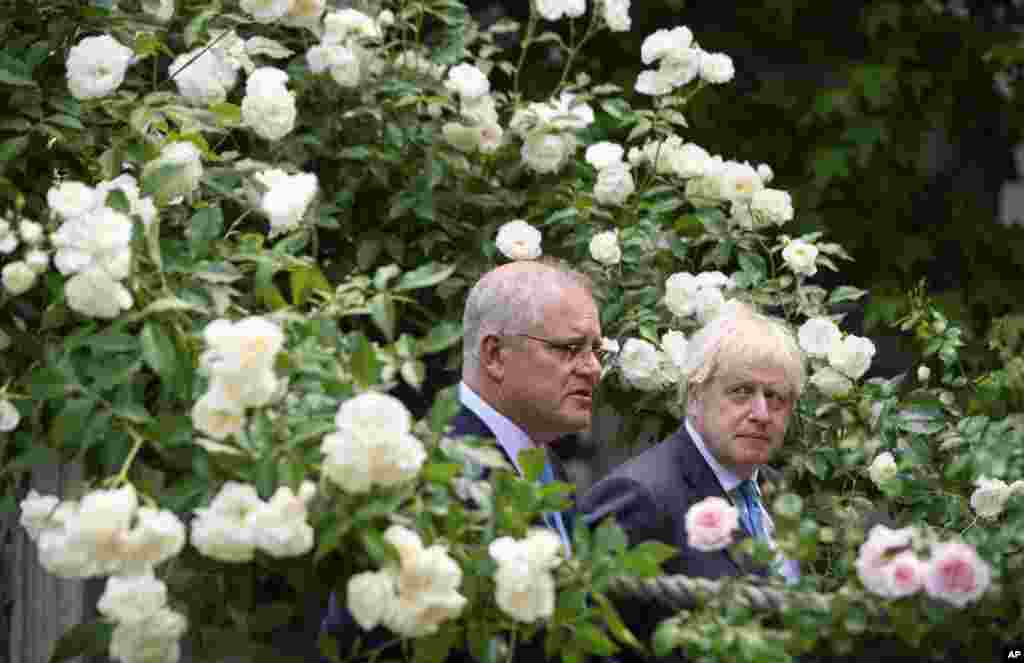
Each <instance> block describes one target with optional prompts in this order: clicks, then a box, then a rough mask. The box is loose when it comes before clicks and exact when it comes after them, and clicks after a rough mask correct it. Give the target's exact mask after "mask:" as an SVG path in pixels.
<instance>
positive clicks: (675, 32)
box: [640, 25, 693, 65]
mask: <svg viewBox="0 0 1024 663" xmlns="http://www.w3.org/2000/svg"><path fill="white" fill-rule="evenodd" d="M691 43H693V33H692V32H691V31H690V29H689V28H687V27H686V26H685V25H681V26H679V27H676V28H673V29H671V30H664V29H663V30H657V31H655V32H653V33H652V34H650V35H648V36H647V38H646V39H644V42H643V44H642V45H641V46H640V59H641V60H643V63H644V64H648V65H649V64H651V63H652V62H655V61H657V60H660V59H661V58H663V57H664V56H665V55H667V54H669V53H671V52H673V51H674V50H676V49H682V48H689V47H690V44H691Z"/></svg>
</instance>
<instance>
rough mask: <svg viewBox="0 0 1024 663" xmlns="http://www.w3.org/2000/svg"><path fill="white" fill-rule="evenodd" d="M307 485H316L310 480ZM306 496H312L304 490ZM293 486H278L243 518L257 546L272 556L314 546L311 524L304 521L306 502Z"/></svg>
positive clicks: (305, 550) (301, 552)
mask: <svg viewBox="0 0 1024 663" xmlns="http://www.w3.org/2000/svg"><path fill="white" fill-rule="evenodd" d="M305 483H306V484H309V487H313V489H314V491H315V487H314V486H313V484H312V483H310V482H305ZM306 497H307V498H308V497H311V495H310V494H309V491H308V490H307V494H306ZM307 502H308V499H303V498H302V497H300V496H299V495H295V494H294V493H293V492H292V489H291V488H289V487H287V486H281V487H279V488H278V489H277V491H276V492H275V493H274V495H273V496H272V497H271V498H270V501H269V502H265V503H263V504H260V505H258V506H257V507H256V508H255V509H253V510H252V511H250V512H249V513H248V514H247V515H246V518H245V526H246V527H248V528H249V529H250V530H251V531H252V532H253V542H254V543H255V544H256V547H257V548H259V549H260V550H262V551H263V552H265V553H267V554H268V555H270V556H271V557H276V558H278V559H281V558H284V557H299V556H302V555H305V554H306V553H308V552H309V551H310V550H312V549H313V535H314V532H313V528H312V526H311V525H310V524H309V523H308V522H307V511H306V503H307Z"/></svg>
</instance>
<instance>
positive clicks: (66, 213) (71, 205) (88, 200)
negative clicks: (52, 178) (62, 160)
mask: <svg viewBox="0 0 1024 663" xmlns="http://www.w3.org/2000/svg"><path fill="white" fill-rule="evenodd" d="M46 203H47V204H48V205H49V206H50V211H51V212H52V213H53V214H55V215H56V216H57V217H58V218H60V219H65V220H67V219H74V218H77V217H80V216H83V215H85V214H86V213H87V212H90V211H92V210H93V208H95V207H96V206H97V205H99V204H101V203H102V201H101V200H100V199H99V197H98V196H97V194H96V190H95V189H93V188H92V187H90V186H86V185H85V184H82V183H81V182H61V183H60V184H59V185H57V186H54V187H51V188H50V190H49V191H47V192H46Z"/></svg>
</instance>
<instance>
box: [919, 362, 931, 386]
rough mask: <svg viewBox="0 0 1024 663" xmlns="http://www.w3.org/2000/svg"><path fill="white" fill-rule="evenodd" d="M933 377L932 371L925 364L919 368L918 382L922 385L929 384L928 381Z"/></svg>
mask: <svg viewBox="0 0 1024 663" xmlns="http://www.w3.org/2000/svg"><path fill="white" fill-rule="evenodd" d="M931 376H932V369H930V368H928V367H927V366H925V365H924V364H921V365H920V366H918V367H917V381H918V382H920V383H921V384H924V383H926V382H928V379H929V378H931Z"/></svg>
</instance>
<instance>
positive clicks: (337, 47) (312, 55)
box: [306, 8, 394, 88]
mask: <svg viewBox="0 0 1024 663" xmlns="http://www.w3.org/2000/svg"><path fill="white" fill-rule="evenodd" d="M393 21H394V16H393V15H392V14H391V12H388V11H384V12H381V13H380V15H379V16H378V17H377V19H376V20H374V19H373V18H371V17H370V16H367V15H366V14H364V13H362V12H360V11H358V10H356V9H351V8H346V9H341V10H339V11H331V12H328V13H327V15H326V16H324V21H323V29H322V33H321V36H320V43H319V44H316V45H314V46H311V47H310V49H309V50H308V51H306V63H307V64H308V65H309V70H310V71H312V72H313V73H314V74H319V73H322V72H324V71H327V72H329V73H330V75H331V78H333V79H334V81H335V82H336V83H337V84H338V85H340V86H341V87H344V88H355V87H357V86H359V85H360V84H361V83H362V82H364V81H365V80H366V79H367V77H368V76H369V75H371V74H372V73H374V72H375V71H376V70H377V69H378V67H379V66H380V63H379V62H378V59H377V56H376V54H375V53H374V51H373V50H372V49H371V48H370V45H371V44H373V43H375V42H377V41H379V40H380V39H381V38H382V37H383V36H384V29H383V28H384V27H385V26H386V25H389V24H390V23H391V22H393Z"/></svg>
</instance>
